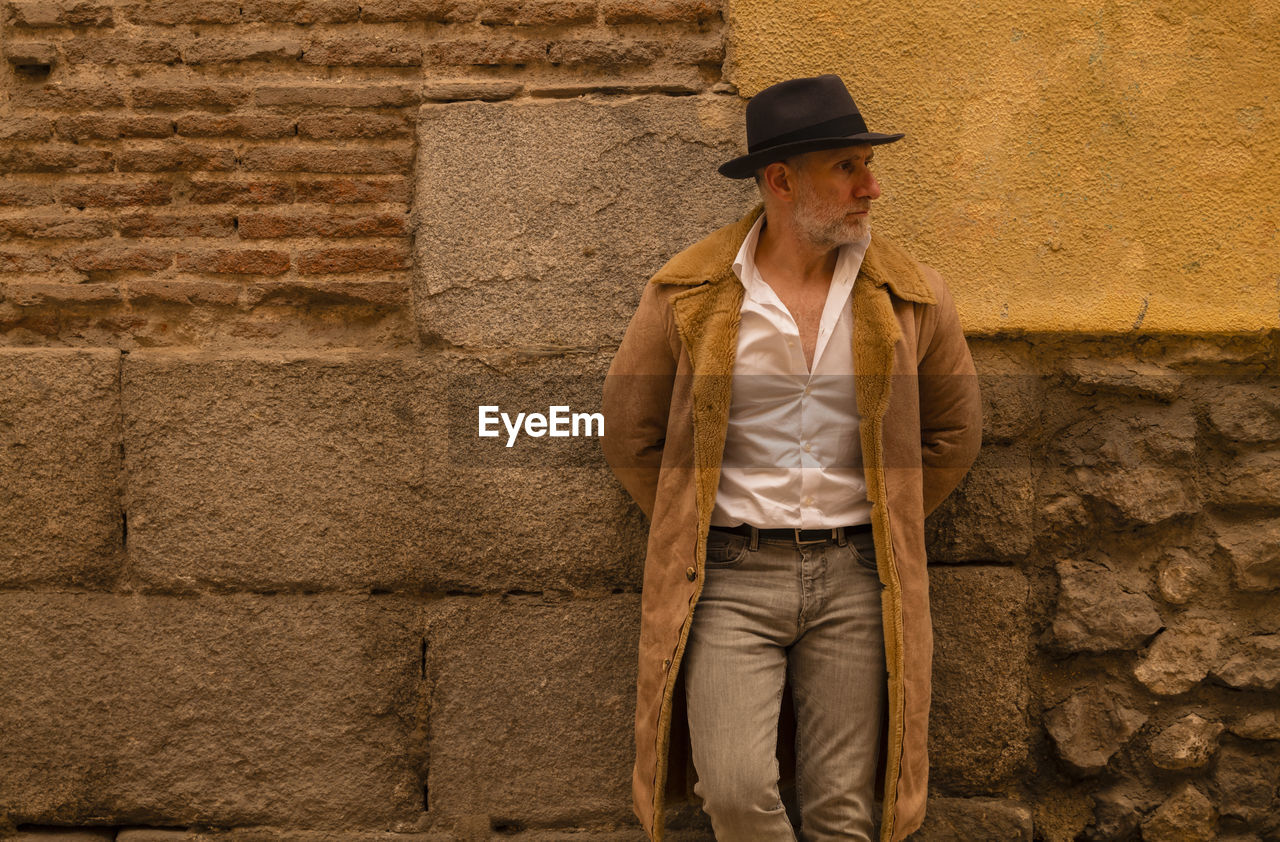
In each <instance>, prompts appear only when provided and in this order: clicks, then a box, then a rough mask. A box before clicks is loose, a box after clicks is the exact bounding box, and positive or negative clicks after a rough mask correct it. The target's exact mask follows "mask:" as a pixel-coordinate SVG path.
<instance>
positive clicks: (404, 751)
mask: <svg viewBox="0 0 1280 842" xmlns="http://www.w3.org/2000/svg"><path fill="white" fill-rule="evenodd" d="M419 618H420V609H419V608H418V607H416V606H415V605H414V604H413V603H412V602H410V601H407V600H404V599H401V598H397V597H390V596H380V597H368V596H319V597H311V596H307V597H304V596H275V597H270V598H266V597H260V596H253V595H231V596H218V597H212V596H201V597H196V598H188V597H171V596H137V595H131V596H118V595H109V594H92V593H58V594H33V593H30V592H13V593H7V594H3V595H0V639H3V640H4V641H5V645H4V647H0V734H4V740H3V741H0V769H3V770H4V786H3V788H0V815H3V814H7V815H8V817H9V818H10V819H11V820H12V821H13V822H14V823H15V824H22V823H27V822H31V823H39V824H59V825H76V824H148V825H161V826H166V825H167V826H170V827H172V826H174V825H178V826H184V825H189V824H201V825H206V826H208V825H213V826H222V827H228V826H237V825H240V826H243V825H257V824H272V825H279V826H286V827H296V828H333V827H349V828H366V829H384V828H392V827H393V826H394V827H400V826H403V827H404V828H406V829H409V828H411V826H412V823H414V822H416V821H418V820H420V819H421V818H422V811H423V793H422V787H421V777H420V772H421V767H422V756H421V750H422V746H421V745H420V744H418V742H416V739H415V736H414V724H415V717H416V713H417V710H418V704H419V702H418V693H419V692H420V690H421V685H420V680H421V675H420V670H421V666H420V660H421V640H422V638H421V635H420V630H421V629H420V625H419Z"/></svg>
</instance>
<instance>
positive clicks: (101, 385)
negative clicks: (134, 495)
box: [0, 348, 123, 587]
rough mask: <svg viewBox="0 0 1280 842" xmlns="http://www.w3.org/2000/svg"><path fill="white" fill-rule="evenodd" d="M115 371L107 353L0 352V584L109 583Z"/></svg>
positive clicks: (113, 546)
mask: <svg viewBox="0 0 1280 842" xmlns="http://www.w3.org/2000/svg"><path fill="white" fill-rule="evenodd" d="M119 372H120V353H119V352H118V351H115V350H112V349H100V350H80V349H76V350H64V349H40V350H33V349H26V348H0V488H3V489H4V491H3V493H0V584H3V585H4V586H6V587H31V586H40V585H46V586H47V585H58V586H66V585H70V586H86V587H96V586H102V585H104V584H109V583H110V582H111V581H112V580H113V579H114V578H115V576H116V574H117V571H118V569H119V567H120V564H121V562H122V560H123V553H122V537H121V536H122V533H123V524H122V520H121V517H120V492H119V488H120V393H119V388H118V383H119Z"/></svg>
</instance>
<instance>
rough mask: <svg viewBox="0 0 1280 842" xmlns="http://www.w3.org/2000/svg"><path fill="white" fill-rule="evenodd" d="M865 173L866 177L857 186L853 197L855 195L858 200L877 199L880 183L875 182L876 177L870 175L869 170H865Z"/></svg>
mask: <svg viewBox="0 0 1280 842" xmlns="http://www.w3.org/2000/svg"><path fill="white" fill-rule="evenodd" d="M866 173H867V175H866V177H865V178H864V179H862V182H861V183H860V184H859V185H858V189H857V193H856V194H855V195H857V197H858V198H859V199H863V198H865V199H879V198H880V183H879V182H878V181H876V177H875V176H874V175H872V174H871V171H870V170H867V171H866Z"/></svg>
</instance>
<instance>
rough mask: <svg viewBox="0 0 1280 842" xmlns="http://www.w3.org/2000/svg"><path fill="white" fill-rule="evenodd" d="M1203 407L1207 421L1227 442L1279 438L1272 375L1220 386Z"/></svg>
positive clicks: (1279, 405) (1279, 407)
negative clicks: (1249, 381)
mask: <svg viewBox="0 0 1280 842" xmlns="http://www.w3.org/2000/svg"><path fill="white" fill-rule="evenodd" d="M1207 409H1208V415H1209V422H1210V423H1211V424H1212V425H1213V428H1214V430H1215V431H1217V433H1218V434H1219V435H1220V436H1222V437H1223V438H1224V439H1226V440H1227V441H1230V442H1249V443H1254V442H1273V441H1277V440H1280V387H1278V386H1277V384H1276V382H1275V380H1274V378H1272V379H1269V380H1267V381H1263V382H1261V383H1256V384H1255V383H1241V384H1232V385H1227V386H1224V387H1222V389H1221V390H1220V391H1219V392H1218V393H1217V394H1216V395H1215V396H1214V399H1213V400H1212V401H1211V402H1209V404H1208V407H1207Z"/></svg>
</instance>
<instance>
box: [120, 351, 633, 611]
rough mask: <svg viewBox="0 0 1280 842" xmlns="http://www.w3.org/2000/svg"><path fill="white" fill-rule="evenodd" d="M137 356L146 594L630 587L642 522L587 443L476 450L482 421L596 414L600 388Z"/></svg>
mask: <svg viewBox="0 0 1280 842" xmlns="http://www.w3.org/2000/svg"><path fill="white" fill-rule="evenodd" d="M130 357H131V358H130V361H129V363H127V365H126V368H125V386H124V391H125V404H126V418H127V426H126V430H127V436H128V442H129V445H128V448H127V454H128V467H129V473H130V527H131V529H130V536H129V549H130V554H131V558H132V559H133V561H134V571H135V573H136V575H137V576H138V577H140V579H141V580H142V582H143V583H144V584H145V586H146V587H148V588H152V589H157V590H172V591H180V590H188V589H200V588H205V587H212V586H217V587H234V588H249V589H258V590H273V589H277V588H301V589H343V588H362V589H364V588H368V589H388V590H415V591H416V590H507V589H520V590H543V589H548V588H552V589H577V588H613V587H626V586H633V587H638V585H639V581H640V559H641V558H642V554H643V549H644V524H643V517H642V515H640V514H639V511H638V510H637V509H635V507H634V506H632V505H631V504H630V502H629V501H627V499H626V498H625V495H624V493H623V492H622V490H621V489H620V487H619V486H618V485H617V484H616V483H615V482H614V480H613V478H612V477H611V476H610V474H609V471H608V468H607V467H606V466H605V465H604V462H603V459H602V458H601V457H600V456H599V444H598V439H596V438H594V437H585V436H584V437H580V438H555V439H552V438H542V439H531V438H525V437H522V438H521V439H520V440H519V441H518V442H517V443H516V444H515V446H514V447H512V448H507V447H505V434H504V435H503V436H502V437H499V438H484V439H482V438H480V437H479V435H478V423H477V408H478V406H479V405H482V404H486V403H492V404H496V405H499V406H501V407H502V408H503V411H508V412H511V413H512V414H513V415H514V413H515V411H516V410H517V409H518V410H519V411H524V412H529V411H540V412H542V413H544V414H545V413H547V411H548V408H549V405H552V404H557V403H567V404H569V405H570V406H572V407H573V408H574V410H575V411H576V410H578V409H580V408H581V409H583V410H584V411H585V410H592V407H595V408H598V402H599V392H600V390H599V382H600V380H601V378H602V377H603V371H602V370H601V371H599V372H597V373H596V374H597V375H598V376H594V375H591V374H586V373H582V364H581V363H579V362H577V361H575V360H562V361H556V360H554V359H552V360H549V361H545V360H534V361H532V362H528V363H527V364H521V363H518V362H504V363H502V364H498V363H495V362H493V361H472V360H448V359H446V358H445V356H444V355H437V354H432V355H429V356H424V357H396V356H381V355H373V354H340V353H335V354H328V355H324V356H309V357H293V356H290V357H265V356H237V357H229V356H223V357H217V358H213V357H205V356H203V355H180V354H168V353H163V354H162V353H156V354H138V353H135V354H132V355H130ZM592 411H594V410H592ZM620 536H624V539H625V540H620Z"/></svg>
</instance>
